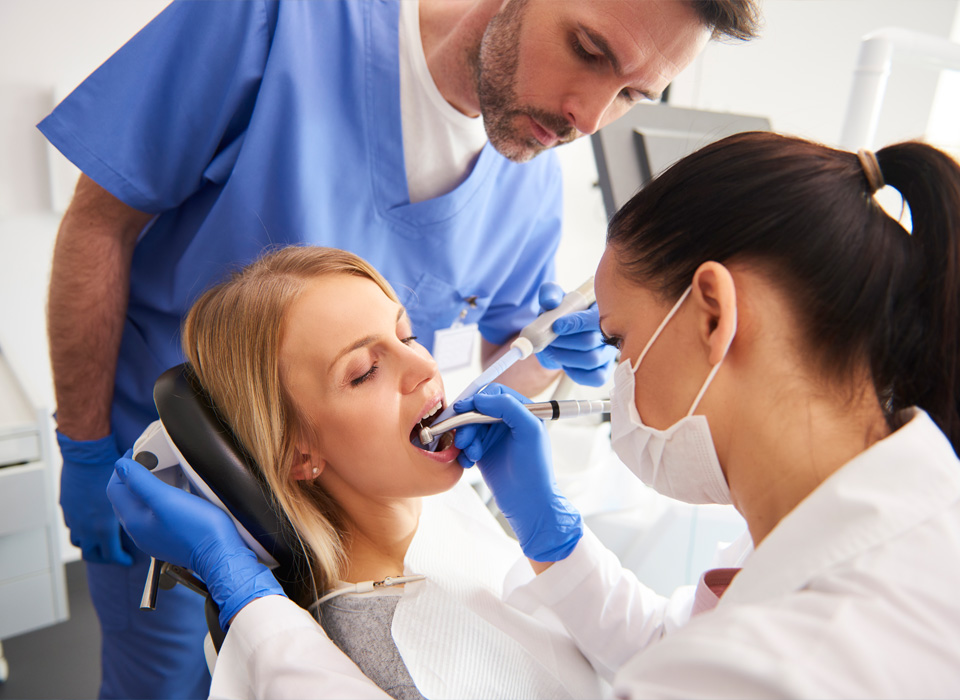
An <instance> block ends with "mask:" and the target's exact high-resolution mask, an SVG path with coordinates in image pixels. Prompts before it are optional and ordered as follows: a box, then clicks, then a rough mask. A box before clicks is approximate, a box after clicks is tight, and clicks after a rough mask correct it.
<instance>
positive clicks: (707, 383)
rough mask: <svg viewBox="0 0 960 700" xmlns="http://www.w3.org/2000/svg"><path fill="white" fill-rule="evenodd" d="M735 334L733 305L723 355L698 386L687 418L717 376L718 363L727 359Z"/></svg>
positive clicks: (735, 317) (720, 363)
mask: <svg viewBox="0 0 960 700" xmlns="http://www.w3.org/2000/svg"><path fill="white" fill-rule="evenodd" d="M736 335H737V307H736V306H734V307H733V330H732V331H731V332H730V338H729V339H727V347H725V348H724V349H723V357H721V358H720V361H719V362H718V363H717V364H715V365H714V366H713V369H711V370H710V374H708V375H707V380H706V381H705V382H704V383H703V386H702V387H700V392H699V393H698V394H697V398H695V399H694V400H693V405H692V406H690V410H689V411H687V418H689V417H690V416H692V415H693V412H694V411H696V410H697V406H699V405H700V400H701V399H702V398H703V395H704V394H705V393H706V392H707V387H708V386H710V382H712V381H713V378H714V377H716V376H717V372H718V371H719V370H720V365H722V364H723V361H724V360H726V359H727V353H728V352H730V346H731V345H733V339H734V337H735V336H736Z"/></svg>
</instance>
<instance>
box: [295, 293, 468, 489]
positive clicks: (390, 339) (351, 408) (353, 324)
mask: <svg viewBox="0 0 960 700" xmlns="http://www.w3.org/2000/svg"><path fill="white" fill-rule="evenodd" d="M280 374H281V382H282V384H283V386H284V387H285V389H286V391H287V392H288V393H289V395H290V397H291V399H292V400H293V402H294V404H295V405H296V406H297V408H298V409H299V412H300V415H301V418H302V420H303V421H304V422H306V423H308V424H309V425H311V426H313V427H314V431H313V432H314V433H315V435H313V436H305V438H304V440H303V441H302V442H301V444H302V445H303V447H302V449H303V451H305V452H309V455H310V464H309V468H308V469H307V473H308V474H309V472H310V469H312V467H319V468H320V469H321V472H320V475H319V477H318V479H319V481H320V483H321V484H322V485H323V486H324V487H325V488H326V489H327V491H328V493H330V495H331V496H333V497H334V498H335V499H337V500H338V502H340V503H341V505H343V506H344V507H349V505H350V504H357V503H377V504H385V503H388V502H389V501H390V500H392V499H397V498H409V497H415V496H423V495H428V494H431V493H438V492H441V491H445V490H447V489H449V488H451V487H452V486H453V485H454V484H455V483H456V482H457V480H458V479H459V478H460V477H461V475H462V474H463V469H462V468H461V467H460V465H459V464H458V463H457V461H456V459H455V458H456V455H457V453H458V452H459V450H457V449H456V448H455V447H449V448H447V449H445V450H443V451H440V452H437V453H428V452H424V451H423V450H420V449H418V448H416V447H414V446H413V445H412V444H411V443H410V436H411V431H412V430H413V429H414V428H415V426H417V424H418V422H419V421H420V420H421V418H423V417H424V416H425V415H427V414H429V413H430V412H431V411H432V410H433V408H434V407H435V406H436V405H438V404H440V403H441V402H442V401H443V400H444V392H443V382H442V381H441V378H440V374H439V372H438V370H437V365H436V363H435V362H434V361H433V358H432V357H431V356H430V354H429V353H428V352H427V351H426V349H425V348H424V347H423V346H421V345H420V344H419V343H417V342H416V339H415V338H413V337H412V333H411V329H410V320H409V319H408V318H407V315H406V312H405V310H404V309H403V307H402V306H400V305H399V304H397V303H396V302H395V301H392V300H391V299H390V298H389V297H387V296H386V294H384V292H383V290H381V289H380V287H379V286H377V284H376V283H375V282H373V281H371V280H369V279H366V278H363V277H356V276H353V275H347V274H335V275H328V276H324V277H320V278H317V279H315V280H312V281H311V282H310V283H309V284H308V286H307V288H306V290H305V292H304V293H303V294H302V296H300V297H299V298H298V299H297V301H296V302H294V304H293V305H292V306H291V307H290V308H289V309H288V311H287V313H286V314H285V316H284V321H283V336H282V340H281V345H280ZM361 507H362V506H361Z"/></svg>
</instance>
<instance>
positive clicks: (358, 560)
mask: <svg viewBox="0 0 960 700" xmlns="http://www.w3.org/2000/svg"><path fill="white" fill-rule="evenodd" d="M421 507H422V503H421V500H420V499H419V498H408V499H400V500H395V501H390V502H389V503H378V504H375V505H370V506H368V507H364V508H354V509H349V510H348V513H347V515H348V517H349V519H350V525H349V527H348V532H347V537H346V555H347V567H346V571H345V572H344V580H346V581H348V582H350V583H359V582H360V581H380V580H383V579H384V578H386V577H387V576H400V575H402V574H403V560H404V558H405V557H406V555H407V549H408V548H409V547H410V542H411V541H412V540H413V536H414V535H415V534H416V532H417V524H418V523H419V521H420V510H421ZM350 511H352V512H350Z"/></svg>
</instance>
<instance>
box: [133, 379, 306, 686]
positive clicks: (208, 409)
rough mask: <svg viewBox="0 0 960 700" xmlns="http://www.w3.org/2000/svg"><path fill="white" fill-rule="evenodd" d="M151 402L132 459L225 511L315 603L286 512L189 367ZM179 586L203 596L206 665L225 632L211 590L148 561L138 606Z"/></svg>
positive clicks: (291, 590) (290, 588)
mask: <svg viewBox="0 0 960 700" xmlns="http://www.w3.org/2000/svg"><path fill="white" fill-rule="evenodd" d="M153 399H154V403H155V404H156V407H157V413H158V415H159V420H157V421H154V422H153V423H151V424H150V425H149V426H148V427H147V429H146V430H145V431H144V432H143V434H142V435H141V436H140V437H139V438H138V439H137V442H136V444H135V445H134V448H133V457H134V459H135V460H137V461H138V462H140V463H141V464H143V465H144V466H145V467H147V468H148V469H150V470H151V471H152V472H153V473H154V474H155V475H156V476H158V477H159V478H161V479H163V480H164V481H165V482H167V483H169V484H172V485H174V486H177V487H178V488H184V489H187V490H190V491H191V492H193V493H196V494H197V495H200V496H202V497H203V498H206V499H207V500H208V501H210V502H211V503H213V504H214V505H216V506H218V507H220V508H221V509H222V510H224V511H225V512H226V513H227V514H228V515H229V516H230V518H231V519H232V520H233V522H234V524H235V525H236V526H237V530H238V531H239V533H240V535H241V537H243V539H244V541H245V542H246V543H247V545H248V546H249V547H250V548H251V549H252V550H253V551H254V552H256V554H257V556H258V557H259V559H260V560H261V561H262V562H263V563H264V564H265V565H266V566H267V567H269V568H270V569H272V571H273V574H274V576H276V578H277V580H278V581H279V583H280V585H281V586H282V587H283V590H284V592H285V593H286V594H287V596H289V597H290V599H291V600H293V601H295V602H297V603H299V604H301V605H306V604H307V603H308V602H309V600H312V596H313V590H312V587H311V581H310V574H309V569H308V567H307V559H306V556H305V554H304V552H303V548H302V545H301V544H300V543H299V541H298V540H297V537H296V535H295V534H294V532H293V528H292V526H291V525H290V522H289V521H288V520H287V518H286V516H285V515H283V513H282V512H281V510H280V508H279V506H278V505H276V503H275V501H274V499H273V497H272V495H271V493H270V490H269V488H268V486H267V484H266V482H265V481H264V480H263V478H262V477H261V475H260V470H259V468H258V467H257V466H256V464H255V463H254V461H253V460H252V458H251V457H250V456H249V455H248V454H247V453H246V451H245V450H244V449H243V448H242V447H241V446H240V443H239V442H238V441H237V439H236V438H235V437H234V435H233V433H232V431H231V430H230V428H229V427H228V426H227V425H226V424H225V423H224V422H223V421H222V420H221V419H220V417H219V416H218V415H217V411H216V409H214V407H213V403H212V402H211V400H210V398H209V397H208V396H207V394H206V392H205V391H204V389H203V387H201V386H200V383H199V382H198V380H197V378H196V375H195V374H194V372H193V370H192V368H191V367H190V365H189V364H186V363H185V364H182V365H178V366H176V367H173V368H171V369H169V370H167V371H166V372H164V373H163V374H162V375H160V378H159V379H157V381H156V383H155V384H154V388H153ZM177 583H180V584H183V585H186V586H187V587H188V588H190V589H192V590H194V591H196V592H198V593H200V594H202V595H204V596H205V597H206V619H207V627H208V628H209V630H210V640H209V642H207V643H205V647H206V648H207V662H208V665H210V666H211V670H212V661H211V650H210V648H209V647H210V644H211V643H212V646H213V649H214V650H215V651H214V652H213V658H215V655H216V651H219V649H220V645H221V644H222V642H223V638H224V636H225V634H224V632H223V630H221V629H220V624H219V622H218V619H217V618H218V615H219V610H218V609H217V606H216V604H215V603H214V602H213V599H212V598H210V596H209V595H208V594H207V591H206V587H205V586H204V585H203V583H202V582H201V581H200V580H199V579H197V578H196V577H195V576H194V575H193V574H192V573H190V572H189V571H187V570H185V569H183V568H181V567H178V566H173V565H171V564H169V563H165V562H157V561H155V560H151V562H150V572H149V574H148V576H147V581H146V584H145V587H144V593H143V599H142V600H141V604H140V607H141V609H149V610H152V609H154V608H155V605H156V595H157V588H158V587H159V588H165V589H167V588H172V587H173V586H174V585H176V584H177Z"/></svg>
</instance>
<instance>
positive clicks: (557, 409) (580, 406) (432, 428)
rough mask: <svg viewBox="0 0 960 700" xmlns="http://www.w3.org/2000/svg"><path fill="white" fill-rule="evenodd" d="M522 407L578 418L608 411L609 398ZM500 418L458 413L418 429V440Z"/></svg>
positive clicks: (541, 415)
mask: <svg viewBox="0 0 960 700" xmlns="http://www.w3.org/2000/svg"><path fill="white" fill-rule="evenodd" d="M524 407H525V408H526V409H527V410H528V411H530V413H532V414H533V415H535V416H536V417H537V418H540V419H541V420H557V419H559V418H578V417H579V416H590V415H593V414H596V413H610V400H609V399H593V400H591V399H567V400H564V401H544V402H542V403H527V404H524ZM501 420H502V419H501V418H494V417H493V416H487V415H484V414H483V413H478V412H477V411H468V412H466V413H460V414H458V415H456V416H454V417H453V418H447V419H446V420H442V421H438V422H436V423H434V424H433V425H429V426H427V427H426V428H422V429H421V430H420V442H422V443H423V444H424V445H428V444H430V443H431V442H433V440H434V439H435V438H437V437H438V436H440V435H442V434H443V433H446V432H448V431H450V430H453V429H454V428H459V427H460V426H461V425H470V424H473V423H498V422H500V421H501Z"/></svg>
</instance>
